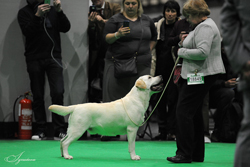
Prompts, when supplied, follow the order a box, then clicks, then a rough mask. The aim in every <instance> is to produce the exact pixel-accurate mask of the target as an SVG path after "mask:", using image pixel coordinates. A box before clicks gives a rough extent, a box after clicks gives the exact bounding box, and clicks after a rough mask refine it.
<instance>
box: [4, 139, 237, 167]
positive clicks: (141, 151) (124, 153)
mask: <svg viewBox="0 0 250 167" xmlns="http://www.w3.org/2000/svg"><path fill="white" fill-rule="evenodd" d="M205 147H206V150H205V154H206V155H205V156H206V157H205V162H203V163H195V162H193V163H191V164H174V163H171V162H168V161H167V160H166V157H168V156H174V155H175V151H176V143H175V142H171V141H137V142H136V153H137V155H140V156H141V160H140V161H132V160H130V156H129V153H128V143H127V142H126V141H109V142H102V141H91V140H80V141H76V142H74V143H73V144H72V145H71V146H70V147H69V154H70V155H72V156H73V157H74V159H73V160H65V159H64V158H62V157H61V156H60V142H59V141H53V140H45V141H31V140H0V167H9V166H11V167H14V166H18V167H184V166H188V167H233V157H234V150H235V144H227V143H211V144H206V145H205ZM18 160H19V161H18Z"/></svg>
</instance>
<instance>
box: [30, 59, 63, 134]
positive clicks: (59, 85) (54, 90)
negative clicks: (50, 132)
mask: <svg viewBox="0 0 250 167" xmlns="http://www.w3.org/2000/svg"><path fill="white" fill-rule="evenodd" d="M56 60H57V62H59V63H61V59H56ZM57 62H55V60H53V59H44V60H34V61H29V62H27V71H28V73H29V77H30V87H31V91H32V94H33V103H32V109H33V112H34V116H35V120H36V123H37V132H45V130H46V122H47V121H46V112H45V104H44V91H45V90H44V87H45V75H47V78H48V82H49V87H50V96H51V100H52V104H58V105H63V93H64V82H63V68H62V67H60V66H59V65H58V64H57ZM52 122H53V125H54V131H55V133H56V134H59V133H60V132H63V131H64V123H65V121H64V117H63V116H60V115H57V114H55V113H52Z"/></svg>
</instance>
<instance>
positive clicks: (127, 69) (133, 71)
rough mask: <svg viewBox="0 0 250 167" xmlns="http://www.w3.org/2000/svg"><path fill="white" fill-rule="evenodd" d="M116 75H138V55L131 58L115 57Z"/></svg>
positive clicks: (123, 76) (117, 76)
mask: <svg viewBox="0 0 250 167" xmlns="http://www.w3.org/2000/svg"><path fill="white" fill-rule="evenodd" d="M112 58H113V61H114V67H115V70H114V72H115V73H114V75H115V77H116V78H118V79H120V78H125V77H131V76H136V75H137V66H136V55H135V56H133V57H131V58H129V59H115V58H114V57H112Z"/></svg>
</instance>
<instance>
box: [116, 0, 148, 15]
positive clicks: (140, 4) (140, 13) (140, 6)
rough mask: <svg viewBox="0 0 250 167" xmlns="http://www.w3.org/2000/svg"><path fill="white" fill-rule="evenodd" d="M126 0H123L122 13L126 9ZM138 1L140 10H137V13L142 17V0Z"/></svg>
mask: <svg viewBox="0 0 250 167" xmlns="http://www.w3.org/2000/svg"><path fill="white" fill-rule="evenodd" d="M125 1H126V0H122V6H121V13H123V11H124V2H125ZM137 3H138V11H137V15H138V16H139V17H141V15H142V14H143V8H142V3H141V0H137Z"/></svg>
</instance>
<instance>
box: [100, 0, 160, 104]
mask: <svg viewBox="0 0 250 167" xmlns="http://www.w3.org/2000/svg"><path fill="white" fill-rule="evenodd" d="M142 13H143V9H142V4H141V0H123V1H122V10H121V13H118V14H116V15H114V16H112V17H111V18H110V19H109V21H108V22H107V23H106V25H105V28H104V37H105V39H106V41H107V43H109V44H110V45H109V47H108V50H107V52H106V57H105V67H104V77H103V102H110V101H114V100H117V99H120V98H122V97H124V96H125V95H126V94H127V93H128V92H129V91H130V89H131V88H132V87H133V86H134V84H135V81H136V79H138V78H139V76H142V75H149V74H150V68H151V50H152V48H153V47H154V45H155V42H156V37H157V32H156V29H155V26H154V23H153V21H152V20H151V19H150V18H149V17H148V16H146V15H144V14H142ZM125 20H126V21H129V27H123V22H124V21H125ZM142 30H143V31H142ZM141 37H142V40H141V42H140V38H141ZM138 45H139V50H138V55H137V70H138V74H137V75H136V76H131V77H125V78H119V79H117V78H115V76H114V60H113V59H112V57H114V58H117V59H128V58H131V57H132V56H133V55H134V53H135V52H136V51H137V49H138Z"/></svg>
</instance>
